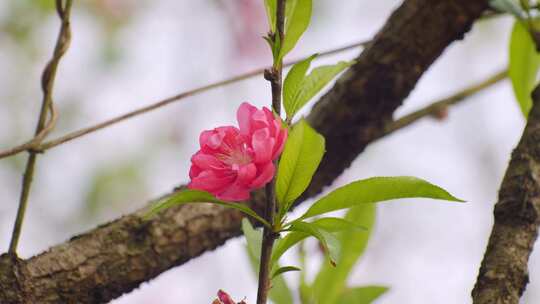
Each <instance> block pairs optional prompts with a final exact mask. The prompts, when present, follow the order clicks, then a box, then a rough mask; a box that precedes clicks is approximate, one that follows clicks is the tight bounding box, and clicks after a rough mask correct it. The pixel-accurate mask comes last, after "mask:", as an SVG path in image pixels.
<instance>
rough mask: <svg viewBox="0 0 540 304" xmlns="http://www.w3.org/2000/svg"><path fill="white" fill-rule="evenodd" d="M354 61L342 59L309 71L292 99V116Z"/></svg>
mask: <svg viewBox="0 0 540 304" xmlns="http://www.w3.org/2000/svg"><path fill="white" fill-rule="evenodd" d="M353 64H354V62H352V61H350V62H346V61H340V62H338V63H336V64H333V65H323V66H320V67H317V68H315V69H313V71H311V73H309V75H308V76H307V77H305V78H304V81H303V82H302V84H301V88H300V90H299V92H298V94H297V95H296V98H295V99H294V100H293V101H292V105H291V107H290V108H291V110H290V112H291V114H290V116H291V117H292V116H293V115H294V114H296V112H298V111H300V110H301V109H302V108H303V107H304V106H305V105H306V104H307V103H308V101H310V100H311V99H312V98H313V97H314V96H315V95H317V93H319V92H320V91H321V90H322V89H323V88H324V87H325V86H326V85H327V84H328V83H330V81H332V79H334V77H336V76H337V75H338V74H339V73H341V72H343V70H345V69H346V68H348V67H350V66H351V65H353Z"/></svg>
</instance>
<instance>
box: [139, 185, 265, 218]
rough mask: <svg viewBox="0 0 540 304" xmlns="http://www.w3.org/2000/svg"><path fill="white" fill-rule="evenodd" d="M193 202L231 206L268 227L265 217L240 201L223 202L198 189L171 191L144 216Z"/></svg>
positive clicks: (147, 216)
mask: <svg viewBox="0 0 540 304" xmlns="http://www.w3.org/2000/svg"><path fill="white" fill-rule="evenodd" d="M195 203H212V204H216V205H220V206H223V207H227V208H233V209H236V210H239V211H241V212H243V213H245V214H247V215H249V216H251V217H253V218H254V219H256V220H258V221H259V222H261V223H262V224H263V225H265V226H267V227H270V224H268V222H267V221H266V220H265V219H263V218H262V217H260V216H259V215H258V214H257V213H256V212H255V211H253V210H252V209H251V208H249V207H248V206H246V205H243V204H240V203H233V202H225V201H222V200H218V199H217V198H215V197H214V196H213V195H212V194H210V193H208V192H205V191H199V190H183V191H180V192H176V193H173V194H172V195H170V196H168V197H166V198H165V199H163V200H161V201H158V202H157V203H156V204H155V205H153V206H152V207H151V209H150V211H149V212H148V214H146V216H145V218H149V217H151V216H154V215H155V214H157V213H158V212H160V211H162V210H164V209H167V208H170V207H172V206H176V205H183V204H195Z"/></svg>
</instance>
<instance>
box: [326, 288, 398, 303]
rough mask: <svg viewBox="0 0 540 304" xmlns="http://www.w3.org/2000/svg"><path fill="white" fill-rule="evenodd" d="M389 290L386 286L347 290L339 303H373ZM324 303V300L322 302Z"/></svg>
mask: <svg viewBox="0 0 540 304" xmlns="http://www.w3.org/2000/svg"><path fill="white" fill-rule="evenodd" d="M387 291H388V287H384V286H365V287H356V288H350V289H348V290H346V291H345V292H344V293H343V294H342V295H341V297H340V298H339V300H338V301H337V302H335V303H339V304H371V303H373V301H375V300H377V299H378V298H379V297H380V296H382V295H383V294H384V293H386V292H387ZM320 303H323V302H320Z"/></svg>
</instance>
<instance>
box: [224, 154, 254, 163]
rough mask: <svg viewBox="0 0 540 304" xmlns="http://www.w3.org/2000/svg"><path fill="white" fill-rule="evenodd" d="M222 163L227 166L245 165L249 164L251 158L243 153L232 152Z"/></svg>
mask: <svg viewBox="0 0 540 304" xmlns="http://www.w3.org/2000/svg"><path fill="white" fill-rule="evenodd" d="M224 161H225V162H226V163H227V164H229V165H247V164H249V163H250V162H251V157H249V155H248V154H247V153H244V151H240V150H232V151H231V153H230V154H229V155H227V156H226V159H224Z"/></svg>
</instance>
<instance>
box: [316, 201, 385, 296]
mask: <svg viewBox="0 0 540 304" xmlns="http://www.w3.org/2000/svg"><path fill="white" fill-rule="evenodd" d="M376 206H377V205H376V204H363V205H358V206H356V207H352V208H350V209H349V211H347V214H346V215H345V219H346V220H348V221H350V222H353V223H356V224H357V225H359V226H364V227H366V228H367V229H368V231H357V230H356V231H355V230H347V231H343V232H342V233H339V234H338V239H339V242H340V243H341V256H340V259H339V264H337V265H336V267H332V266H331V265H328V264H326V263H325V264H323V265H321V269H320V270H319V273H318V274H317V276H316V278H315V281H314V282H313V288H312V290H313V292H314V295H313V297H314V298H316V299H318V301H319V303H321V304H326V303H328V304H331V303H341V302H338V301H337V300H338V298H339V296H340V295H341V293H342V291H343V290H344V288H345V286H346V284H347V279H348V277H349V274H350V273H351V271H352V269H353V268H354V266H355V265H356V264H357V262H358V260H359V258H360V257H361V256H362V255H363V254H364V252H365V250H366V247H367V244H368V241H369V237H370V235H371V231H372V230H373V229H372V228H373V225H374V224H375V211H376Z"/></svg>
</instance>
